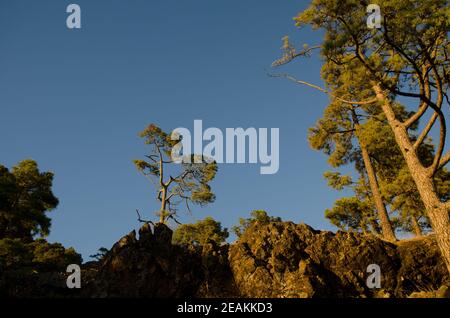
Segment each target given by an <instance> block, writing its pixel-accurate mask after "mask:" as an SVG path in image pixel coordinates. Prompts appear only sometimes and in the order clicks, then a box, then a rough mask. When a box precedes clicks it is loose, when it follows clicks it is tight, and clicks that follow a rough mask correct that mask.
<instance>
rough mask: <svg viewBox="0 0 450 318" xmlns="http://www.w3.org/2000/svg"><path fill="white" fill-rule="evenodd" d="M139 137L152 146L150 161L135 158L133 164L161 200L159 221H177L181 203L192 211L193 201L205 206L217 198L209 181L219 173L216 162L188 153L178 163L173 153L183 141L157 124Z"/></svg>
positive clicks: (147, 156)
mask: <svg viewBox="0 0 450 318" xmlns="http://www.w3.org/2000/svg"><path fill="white" fill-rule="evenodd" d="M140 136H141V137H142V138H144V140H145V144H147V145H149V146H150V153H149V154H148V155H146V158H147V160H134V164H135V166H136V167H137V169H138V170H139V171H140V172H142V173H143V174H144V176H145V177H146V178H147V179H148V180H149V181H151V183H152V184H153V185H154V186H155V188H156V197H157V199H158V200H159V201H160V202H161V205H160V209H159V211H158V215H159V222H160V223H166V222H167V220H168V219H173V220H175V221H176V215H177V208H178V206H179V204H180V203H184V204H185V206H186V209H187V210H189V211H190V204H191V203H193V204H198V205H205V204H208V203H211V202H213V201H214V200H215V195H214V193H213V192H212V191H211V187H210V185H209V183H210V182H211V181H212V180H213V179H214V177H215V176H216V172H217V164H216V162H214V161H211V160H209V159H208V158H204V157H203V156H202V155H194V154H186V155H185V158H184V159H183V161H182V162H175V161H174V160H173V159H172V155H171V154H172V150H173V148H174V146H175V145H176V144H177V143H178V142H179V141H180V140H179V139H177V138H174V139H172V137H174V136H171V135H170V134H167V133H166V132H164V131H163V130H162V129H161V128H159V127H158V126H156V125H154V124H151V125H149V126H148V127H147V128H146V129H144V130H143V131H142V132H141V133H140ZM194 159H195V160H194Z"/></svg>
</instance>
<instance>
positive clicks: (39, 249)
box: [0, 238, 83, 273]
mask: <svg viewBox="0 0 450 318" xmlns="http://www.w3.org/2000/svg"><path fill="white" fill-rule="evenodd" d="M82 261H83V260H82V258H81V255H79V254H78V253H76V252H75V250H74V249H73V248H68V249H66V248H64V246H62V245H61V244H59V243H49V242H47V241H46V240H44V239H38V240H36V241H32V242H24V241H23V240H21V239H18V238H14V239H11V238H4V239H0V268H1V269H3V270H4V271H16V270H18V271H23V272H28V273H33V272H36V271H53V270H58V271H64V270H65V269H66V267H67V265H69V264H81V263H82Z"/></svg>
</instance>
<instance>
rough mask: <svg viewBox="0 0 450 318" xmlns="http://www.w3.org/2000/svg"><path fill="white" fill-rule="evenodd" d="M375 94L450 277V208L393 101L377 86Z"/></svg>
mask: <svg viewBox="0 0 450 318" xmlns="http://www.w3.org/2000/svg"><path fill="white" fill-rule="evenodd" d="M374 90H375V93H376V94H377V97H378V99H379V100H380V101H381V102H382V104H381V107H382V110H383V112H384V114H385V115H386V118H387V120H388V123H389V125H390V126H391V128H392V131H393V132H394V136H395V140H396V142H397V144H398V145H399V147H400V150H401V152H402V154H403V157H404V158H405V161H406V164H407V166H408V170H409V172H410V173H411V176H412V178H413V180H414V182H415V184H416V186H417V190H418V191H419V194H420V197H421V199H422V201H423V204H424V205H425V210H426V213H427V215H428V217H429V219H430V222H431V227H432V228H433V231H434V233H435V234H436V240H437V243H438V246H439V249H440V251H441V254H442V256H443V258H444V261H445V263H446V266H447V269H448V272H449V273H450V217H449V212H450V205H449V202H445V203H444V202H441V200H440V199H439V196H438V194H437V191H436V189H435V186H434V182H433V174H432V173H431V172H430V170H429V169H428V168H426V167H424V166H423V165H422V163H421V162H420V160H419V157H418V155H417V152H416V150H415V149H414V146H413V144H412V143H411V141H410V139H409V135H408V132H407V130H406V128H405V127H404V126H403V125H402V123H401V122H400V121H398V120H397V119H396V117H395V113H394V110H393V108H392V106H391V101H390V100H389V99H388V98H387V97H385V95H384V93H383V91H382V89H381V88H380V87H379V86H377V85H375V86H374Z"/></svg>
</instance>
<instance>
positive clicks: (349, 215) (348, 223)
mask: <svg viewBox="0 0 450 318" xmlns="http://www.w3.org/2000/svg"><path fill="white" fill-rule="evenodd" d="M325 217H326V218H327V219H329V220H330V222H331V223H332V224H333V225H335V226H336V227H338V228H339V229H341V230H344V231H347V230H349V231H356V232H359V231H363V232H366V231H367V227H368V225H370V224H371V223H372V222H374V220H375V219H376V218H375V217H374V211H373V207H372V204H371V203H370V202H367V201H360V200H359V199H358V198H356V197H350V198H341V199H339V200H337V201H336V202H335V203H334V206H333V208H332V209H327V210H326V211H325ZM372 224H373V223H372Z"/></svg>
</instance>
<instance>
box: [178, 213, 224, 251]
mask: <svg viewBox="0 0 450 318" xmlns="http://www.w3.org/2000/svg"><path fill="white" fill-rule="evenodd" d="M228 235H229V233H228V230H227V229H226V228H224V229H222V225H221V224H220V222H217V221H215V220H214V219H213V218H212V217H206V218H205V219H204V220H201V221H198V222H197V223H194V224H182V225H180V226H179V227H178V228H177V229H176V230H175V231H174V233H173V238H172V240H173V243H174V244H179V245H185V244H194V245H205V244H206V243H208V242H209V241H213V242H215V243H216V244H218V245H220V244H222V243H224V242H225V240H226V239H227V238H228Z"/></svg>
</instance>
